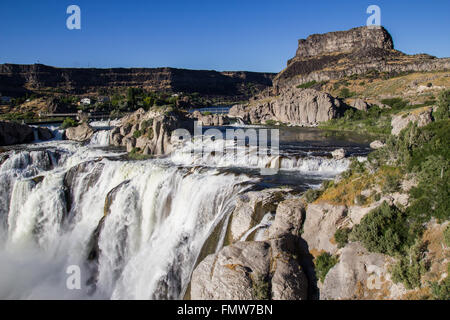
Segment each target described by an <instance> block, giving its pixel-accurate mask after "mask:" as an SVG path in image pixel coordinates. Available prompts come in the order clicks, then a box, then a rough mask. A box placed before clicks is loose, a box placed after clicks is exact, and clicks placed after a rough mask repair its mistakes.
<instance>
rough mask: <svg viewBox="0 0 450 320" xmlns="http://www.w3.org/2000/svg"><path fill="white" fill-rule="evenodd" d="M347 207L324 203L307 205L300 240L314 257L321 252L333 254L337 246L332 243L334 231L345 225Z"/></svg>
mask: <svg viewBox="0 0 450 320" xmlns="http://www.w3.org/2000/svg"><path fill="white" fill-rule="evenodd" d="M346 216H347V207H346V206H343V205H332V204H329V203H326V202H321V203H318V204H309V205H308V208H307V209H306V215H305V223H304V224H303V230H304V231H303V233H302V238H303V239H304V240H305V241H306V243H307V244H308V250H309V251H310V252H312V253H313V255H315V253H319V252H322V251H326V252H329V253H333V254H334V253H335V252H336V251H337V249H338V248H337V244H336V243H335V242H334V241H333V240H334V234H335V232H336V230H337V229H338V228H339V227H340V226H341V225H344V224H345V223H346V220H347V219H346Z"/></svg>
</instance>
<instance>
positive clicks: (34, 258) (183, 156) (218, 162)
mask: <svg viewBox="0 0 450 320" xmlns="http://www.w3.org/2000/svg"><path fill="white" fill-rule="evenodd" d="M102 125H104V123H99V126H102ZM108 140H109V131H108V130H106V129H104V128H102V129H99V130H98V131H97V132H96V133H95V135H94V137H93V138H92V139H91V142H90V143H89V144H87V145H84V146H83V145H80V144H78V143H74V142H68V141H52V142H49V143H41V144H33V145H29V146H27V149H22V150H17V149H16V150H11V151H8V152H6V153H1V154H0V179H1V181H2V183H1V184H0V222H1V223H0V298H2V299H5V298H6V299H14V298H21V299H27V298H44V299H46V298H53V299H83V298H102V299H104V298H112V299H182V298H183V297H184V295H185V293H186V289H187V287H188V285H189V281H190V277H191V273H192V271H193V268H194V267H195V265H196V262H197V259H198V258H199V256H200V254H205V253H204V252H202V250H203V249H204V248H203V247H204V246H205V244H206V243H207V242H208V239H211V238H212V237H211V235H212V234H213V232H216V233H218V234H219V237H218V238H219V239H217V240H216V241H217V244H215V245H213V246H212V247H214V248H216V250H218V249H220V247H221V245H222V243H223V240H224V237H225V234H226V229H227V222H228V218H229V216H230V213H231V212H232V210H233V208H234V202H235V199H236V196H237V195H238V194H239V193H241V192H244V191H245V190H246V189H247V188H250V187H251V186H252V185H254V184H255V183H258V182H259V181H260V180H261V178H260V177H255V176H254V175H253V174H250V173H248V174H247V173H246V172H245V171H240V172H237V173H236V172H235V171H233V170H231V169H230V168H232V167H239V168H249V170H250V169H252V168H258V167H267V166H271V165H272V164H273V163H274V162H276V163H277V165H278V167H279V168H280V169H281V170H285V171H287V172H289V174H293V173H301V174H309V173H315V174H320V175H322V176H321V178H320V179H323V177H329V176H330V175H335V174H337V173H339V172H341V171H343V170H345V169H346V167H347V166H348V160H346V159H344V160H333V159H331V158H324V157H318V156H313V155H310V154H308V152H305V153H302V154H297V155H294V156H292V155H287V154H281V157H279V158H278V159H277V157H278V156H265V155H258V154H257V153H255V152H252V150H250V151H248V152H247V154H246V155H247V156H246V158H245V159H236V158H235V157H234V156H228V155H226V154H225V155H220V156H218V155H217V154H212V153H209V152H206V156H204V154H205V152H203V153H198V154H196V153H194V154H191V153H190V150H191V151H192V150H193V149H195V148H197V147H199V146H194V147H193V146H184V147H181V148H177V149H176V150H175V152H174V153H173V154H172V155H171V156H170V157H168V158H155V159H149V160H146V161H130V160H127V159H126V158H124V154H125V153H124V152H118V151H114V150H110V149H108V148H103V147H104V146H106V145H107V144H108ZM211 143H212V144H214V143H223V141H222V142H219V141H215V142H211ZM211 143H204V145H203V146H202V147H204V148H205V149H204V150H206V151H208V150H209V149H208V148H210V147H211ZM224 143H225V144H228V145H229V147H230V148H231V149H232V147H233V146H232V142H230V141H225V142H224ZM199 155H201V156H199ZM217 167H221V168H220V169H217ZM320 179H317V180H316V181H320ZM271 218H273V216H271V215H267V217H266V218H265V220H264V221H262V222H261V224H259V225H258V226H257V228H254V230H252V231H251V232H253V231H254V232H256V233H258V232H259V231H260V230H259V229H261V230H264V228H265V227H267V225H269V224H270V220H271ZM218 229H219V231H218V232H217V230H218ZM257 229H258V230H257ZM251 232H249V233H248V234H250V233H251ZM255 237H256V236H255ZM69 266H77V267H78V268H79V270H80V271H81V273H80V275H81V284H82V286H81V289H80V290H69V289H68V287H67V279H68V277H69V274H68V273H67V270H69V269H68V267H69Z"/></svg>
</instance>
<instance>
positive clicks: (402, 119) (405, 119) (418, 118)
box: [391, 107, 433, 135]
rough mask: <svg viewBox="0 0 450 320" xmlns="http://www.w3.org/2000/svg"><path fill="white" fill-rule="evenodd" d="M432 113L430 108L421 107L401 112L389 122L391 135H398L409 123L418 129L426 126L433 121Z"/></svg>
mask: <svg viewBox="0 0 450 320" xmlns="http://www.w3.org/2000/svg"><path fill="white" fill-rule="evenodd" d="M432 111H433V108H432V107H423V108H418V109H414V110H411V111H405V112H401V113H399V114H397V115H395V116H393V117H392V120H391V126H392V131H391V134H393V135H398V134H399V133H400V131H402V130H403V129H404V128H406V127H407V126H408V124H409V123H411V122H413V123H416V124H417V126H418V127H419V128H420V127H424V126H426V125H427V124H429V123H431V122H432V121H433V118H432V116H431V114H432Z"/></svg>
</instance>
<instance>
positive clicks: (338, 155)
mask: <svg viewBox="0 0 450 320" xmlns="http://www.w3.org/2000/svg"><path fill="white" fill-rule="evenodd" d="M331 155H332V156H333V158H334V159H336V160H341V159H344V158H345V155H346V152H345V150H344V149H342V148H341V149H336V150H334V151H332V152H331Z"/></svg>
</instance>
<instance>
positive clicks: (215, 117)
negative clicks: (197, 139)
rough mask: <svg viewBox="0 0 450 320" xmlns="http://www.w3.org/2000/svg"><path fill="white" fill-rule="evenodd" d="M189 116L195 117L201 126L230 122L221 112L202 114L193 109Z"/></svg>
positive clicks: (220, 124)
mask: <svg viewBox="0 0 450 320" xmlns="http://www.w3.org/2000/svg"><path fill="white" fill-rule="evenodd" d="M190 117H191V118H192V119H196V120H197V121H198V122H199V123H200V124H201V125H202V126H223V125H227V124H230V119H229V118H228V117H227V116H226V115H222V114H202V113H201V112H199V111H194V112H193V113H192V114H191V115H190Z"/></svg>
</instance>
